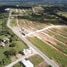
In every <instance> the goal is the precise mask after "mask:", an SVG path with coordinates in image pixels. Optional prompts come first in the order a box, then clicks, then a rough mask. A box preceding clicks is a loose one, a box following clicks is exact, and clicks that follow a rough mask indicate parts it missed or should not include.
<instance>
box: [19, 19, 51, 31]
mask: <svg viewBox="0 0 67 67" xmlns="http://www.w3.org/2000/svg"><path fill="white" fill-rule="evenodd" d="M19 25H20V27H22V28H25V29H27V30H29V31H36V30H40V29H43V28H45V27H46V26H48V25H50V24H45V23H40V22H37V21H30V20H25V19H19Z"/></svg>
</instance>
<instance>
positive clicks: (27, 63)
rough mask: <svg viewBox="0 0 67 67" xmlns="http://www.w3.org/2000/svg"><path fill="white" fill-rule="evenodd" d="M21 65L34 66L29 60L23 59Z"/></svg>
mask: <svg viewBox="0 0 67 67" xmlns="http://www.w3.org/2000/svg"><path fill="white" fill-rule="evenodd" d="M21 63H22V64H24V66H25V67H34V65H33V64H32V63H31V62H30V61H29V60H25V59H23V60H22V61H21Z"/></svg>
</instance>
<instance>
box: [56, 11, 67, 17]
mask: <svg viewBox="0 0 67 67" xmlns="http://www.w3.org/2000/svg"><path fill="white" fill-rule="evenodd" d="M57 14H58V15H61V16H64V17H67V12H58V13H57Z"/></svg>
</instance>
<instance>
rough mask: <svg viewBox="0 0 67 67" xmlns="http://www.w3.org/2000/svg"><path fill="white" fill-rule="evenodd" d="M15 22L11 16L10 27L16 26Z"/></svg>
mask: <svg viewBox="0 0 67 67" xmlns="http://www.w3.org/2000/svg"><path fill="white" fill-rule="evenodd" d="M16 22H17V21H16V19H15V18H13V19H11V23H10V25H11V26H12V27H14V26H17V23H16Z"/></svg>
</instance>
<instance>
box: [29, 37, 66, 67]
mask: <svg viewBox="0 0 67 67" xmlns="http://www.w3.org/2000/svg"><path fill="white" fill-rule="evenodd" d="M29 40H30V41H31V42H32V43H33V44H34V45H35V46H36V47H37V48H39V49H40V50H41V51H42V52H43V53H44V54H46V55H47V56H48V57H50V58H51V59H53V60H55V61H56V62H58V63H59V65H60V67H67V56H64V55H63V54H61V53H60V52H58V51H56V50H55V49H53V48H52V47H50V46H49V45H47V44H46V43H44V42H42V41H41V40H40V39H38V38H36V37H31V38H29Z"/></svg>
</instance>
